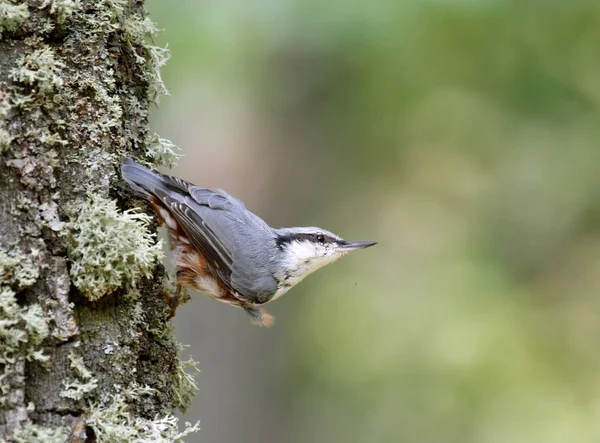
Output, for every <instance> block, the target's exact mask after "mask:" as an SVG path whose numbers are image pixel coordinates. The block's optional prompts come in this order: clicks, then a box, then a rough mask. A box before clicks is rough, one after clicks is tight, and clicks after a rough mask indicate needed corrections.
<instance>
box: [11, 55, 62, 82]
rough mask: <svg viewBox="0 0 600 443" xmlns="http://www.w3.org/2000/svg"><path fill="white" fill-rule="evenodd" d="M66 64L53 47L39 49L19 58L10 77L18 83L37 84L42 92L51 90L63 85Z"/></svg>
mask: <svg viewBox="0 0 600 443" xmlns="http://www.w3.org/2000/svg"><path fill="white" fill-rule="evenodd" d="M64 66H65V65H64V64H63V63H62V62H61V61H60V60H58V58H57V57H56V54H55V52H54V50H53V49H52V48H43V49H37V50H35V51H33V52H31V53H29V54H26V55H23V56H21V57H20V58H19V59H18V60H17V66H16V67H15V68H13V69H11V71H10V78H11V79H12V80H14V81H15V82H17V83H22V84H24V85H30V86H37V88H38V89H39V91H40V92H42V93H45V92H50V91H52V90H54V88H56V87H59V86H62V85H63V79H62V77H61V73H62V69H63V68H64Z"/></svg>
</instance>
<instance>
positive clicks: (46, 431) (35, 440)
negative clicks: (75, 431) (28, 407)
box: [10, 421, 68, 443]
mask: <svg viewBox="0 0 600 443" xmlns="http://www.w3.org/2000/svg"><path fill="white" fill-rule="evenodd" d="M67 437H68V434H67V432H66V430H65V428H63V427H60V426H59V427H57V428H47V427H45V426H39V425H35V424H33V423H31V422H30V421H26V422H24V423H23V424H22V425H21V426H20V427H18V428H17V429H15V432H14V433H13V435H12V436H11V439H10V441H11V442H14V443H64V442H65V441H67Z"/></svg>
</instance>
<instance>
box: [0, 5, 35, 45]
mask: <svg viewBox="0 0 600 443" xmlns="http://www.w3.org/2000/svg"><path fill="white" fill-rule="evenodd" d="M28 18H29V10H28V9H27V3H21V4H20V5H13V4H12V3H9V2H7V1H3V2H2V3H0V39H1V38H2V34H3V33H4V32H5V31H8V32H15V31H16V30H18V29H20V28H21V27H22V26H23V24H24V23H25V21H26V20H27V19H28Z"/></svg>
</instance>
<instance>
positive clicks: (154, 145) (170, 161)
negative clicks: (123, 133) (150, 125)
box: [146, 134, 181, 168]
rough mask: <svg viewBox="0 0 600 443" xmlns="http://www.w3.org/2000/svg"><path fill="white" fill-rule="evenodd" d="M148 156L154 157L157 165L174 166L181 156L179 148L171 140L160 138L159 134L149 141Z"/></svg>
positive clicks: (153, 159)
mask: <svg viewBox="0 0 600 443" xmlns="http://www.w3.org/2000/svg"><path fill="white" fill-rule="evenodd" d="M146 157H149V158H151V159H152V162H153V164H154V165H155V166H164V167H166V168H172V167H173V166H175V164H176V163H177V160H179V159H180V158H181V154H180V153H179V148H178V147H177V146H175V144H173V143H172V142H171V141H170V140H167V139H165V138H160V137H159V136H158V134H154V136H153V137H152V138H151V139H150V140H149V141H148V143H147V148H146Z"/></svg>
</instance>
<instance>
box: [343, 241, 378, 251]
mask: <svg viewBox="0 0 600 443" xmlns="http://www.w3.org/2000/svg"><path fill="white" fill-rule="evenodd" d="M376 244H377V242H376V241H350V242H345V243H343V244H341V245H340V246H339V249H340V250H341V251H343V252H350V251H356V250H357V249H365V248H370V247H371V246H373V245H376Z"/></svg>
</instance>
